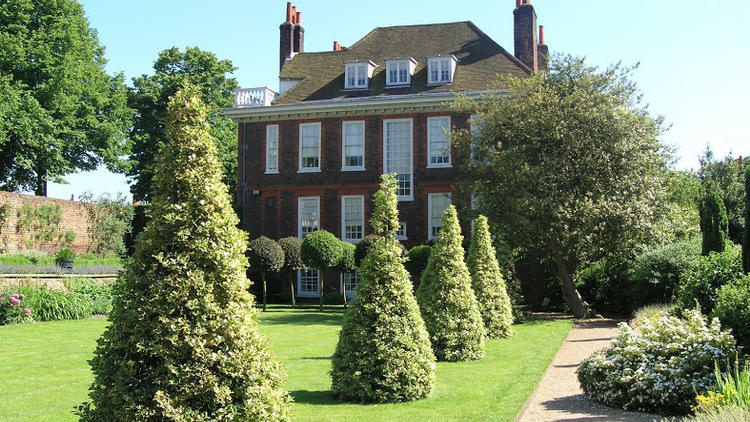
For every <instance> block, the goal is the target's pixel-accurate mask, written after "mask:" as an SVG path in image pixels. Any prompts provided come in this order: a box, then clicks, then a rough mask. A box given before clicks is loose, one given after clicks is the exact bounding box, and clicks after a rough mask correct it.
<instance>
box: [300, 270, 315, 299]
mask: <svg viewBox="0 0 750 422" xmlns="http://www.w3.org/2000/svg"><path fill="white" fill-rule="evenodd" d="M303 272H304V273H307V272H311V273H312V274H314V278H315V279H316V280H317V282H316V285H317V288H316V289H315V291H302V273H303ZM319 290H320V271H319V270H318V269H316V268H308V269H306V270H300V271H297V297H319V296H320V293H319Z"/></svg>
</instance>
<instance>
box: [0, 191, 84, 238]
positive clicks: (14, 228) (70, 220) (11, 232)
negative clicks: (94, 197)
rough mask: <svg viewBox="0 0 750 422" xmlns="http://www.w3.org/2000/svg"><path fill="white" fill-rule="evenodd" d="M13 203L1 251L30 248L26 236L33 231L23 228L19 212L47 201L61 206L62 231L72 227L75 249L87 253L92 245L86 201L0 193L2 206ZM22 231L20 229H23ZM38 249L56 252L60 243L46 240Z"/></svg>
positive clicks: (3, 229) (2, 236)
mask: <svg viewBox="0 0 750 422" xmlns="http://www.w3.org/2000/svg"><path fill="white" fill-rule="evenodd" d="M2 204H10V206H11V212H10V219H9V221H8V222H7V224H6V226H5V227H3V228H0V231H1V232H0V251H8V252H12V251H17V250H23V249H28V248H27V246H26V244H25V242H24V239H25V236H28V235H29V233H27V232H26V233H25V232H24V231H23V230H19V226H18V215H17V211H18V210H19V209H20V208H21V207H22V206H23V205H24V204H29V205H31V206H34V207H39V206H41V205H43V204H55V205H59V206H60V210H61V211H62V219H61V220H60V224H59V226H58V227H59V230H60V232H64V231H66V230H70V231H72V232H73V233H75V239H74V240H73V245H72V247H71V249H73V251H74V252H76V253H80V252H86V250H87V249H88V247H89V229H90V227H91V225H90V223H89V220H88V212H87V211H86V207H85V205H84V204H83V203H82V202H77V201H68V200H63V199H53V198H47V197H43V196H34V195H23V194H19V193H12V192H0V205H2ZM19 231H20V232H19ZM34 249H41V250H46V251H49V252H53V251H55V250H57V249H59V245H57V243H56V242H50V243H45V244H43V245H40V247H37V248H34Z"/></svg>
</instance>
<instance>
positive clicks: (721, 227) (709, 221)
mask: <svg viewBox="0 0 750 422" xmlns="http://www.w3.org/2000/svg"><path fill="white" fill-rule="evenodd" d="M700 218H701V233H702V234H703V252H702V253H703V255H708V254H709V253H711V252H723V251H724V248H725V247H726V245H727V233H728V230H729V227H728V225H729V222H728V220H727V210H726V208H725V207H724V201H722V200H721V197H719V194H718V193H716V192H707V193H706V195H704V196H703V198H701V203H700Z"/></svg>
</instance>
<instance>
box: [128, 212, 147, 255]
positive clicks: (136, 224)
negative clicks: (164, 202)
mask: <svg viewBox="0 0 750 422" xmlns="http://www.w3.org/2000/svg"><path fill="white" fill-rule="evenodd" d="M148 209H149V205H148V204H137V205H133V219H132V220H131V223H130V231H128V232H127V234H126V235H125V248H126V249H127V253H128V256H131V255H133V250H134V249H135V239H136V238H137V237H138V235H139V234H141V232H143V229H145V228H146V223H148V221H149V220H151V217H150V216H149V213H148Z"/></svg>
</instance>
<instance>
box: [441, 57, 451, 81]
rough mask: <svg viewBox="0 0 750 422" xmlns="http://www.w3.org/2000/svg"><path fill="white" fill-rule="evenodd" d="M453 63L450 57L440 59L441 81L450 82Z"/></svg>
mask: <svg viewBox="0 0 750 422" xmlns="http://www.w3.org/2000/svg"><path fill="white" fill-rule="evenodd" d="M450 72H451V64H450V61H449V60H448V59H443V60H440V81H441V82H450V80H451V76H450V74H451V73H450Z"/></svg>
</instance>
